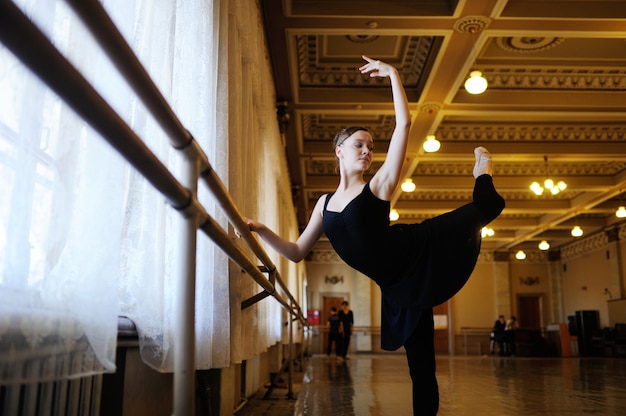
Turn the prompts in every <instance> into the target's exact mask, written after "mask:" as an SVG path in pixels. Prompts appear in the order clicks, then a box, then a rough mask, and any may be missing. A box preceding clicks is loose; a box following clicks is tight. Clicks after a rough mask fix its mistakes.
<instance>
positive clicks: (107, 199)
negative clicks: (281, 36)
mask: <svg viewBox="0 0 626 416" xmlns="http://www.w3.org/2000/svg"><path fill="white" fill-rule="evenodd" d="M15 3H16V4H17V5H18V6H19V7H20V9H22V10H23V11H24V13H26V14H27V15H28V16H29V17H30V18H31V19H32V20H33V21H34V22H35V23H36V24H37V26H38V27H39V28H40V29H41V30H42V31H44V33H46V35H47V36H48V37H49V38H50V39H51V40H52V41H53V43H54V45H55V46H56V47H57V48H58V49H59V50H60V51H61V52H62V53H63V54H64V55H65V56H66V57H67V58H68V59H69V60H70V61H71V62H72V63H73V64H74V65H75V66H76V67H77V68H79V70H80V71H81V73H82V74H83V75H84V76H85V77H86V78H87V79H88V81H89V82H90V83H91V84H92V85H93V86H94V87H95V88H96V89H97V90H98V91H99V92H100V94H102V95H103V97H104V98H105V99H106V100H107V101H108V102H109V103H110V104H111V105H112V106H113V108H114V109H115V110H116V111H117V112H118V113H119V114H120V115H121V116H122V117H123V118H124V120H125V121H126V122H127V123H128V124H129V125H130V126H131V127H132V128H133V130H134V131H135V132H136V133H137V134H138V136H139V137H141V138H142V139H143V140H144V141H145V142H146V144H147V145H148V146H149V147H150V149H151V150H152V151H153V152H154V153H155V154H156V155H157V156H158V157H159V159H160V160H161V161H162V162H163V163H164V164H165V165H166V166H168V167H169V168H170V169H171V170H172V171H173V172H176V171H177V170H178V169H179V167H180V164H181V161H180V160H179V158H180V155H178V154H177V153H176V151H174V150H172V148H171V146H170V145H169V141H168V139H167V137H165V136H164V134H163V132H162V131H161V129H160V128H159V126H158V125H157V123H156V122H155V120H153V119H152V117H151V116H150V115H149V113H148V112H147V111H146V110H145V109H144V106H143V105H142V103H141V102H140V101H139V100H138V99H137V98H136V96H135V94H134V93H133V92H132V90H131V89H130V88H129V87H128V86H127V85H126V82H125V80H123V79H122V78H121V77H120V76H119V74H118V73H117V70H116V69H115V68H113V66H112V65H111V64H110V63H109V60H108V58H107V57H106V56H105V55H104V54H103V52H102V51H101V50H100V48H99V46H98V45H97V44H96V43H95V41H94V40H93V39H92V37H91V36H90V34H89V33H88V31H87V30H86V28H84V27H83V25H82V24H81V22H80V20H79V19H78V18H77V17H76V16H75V15H74V13H73V12H72V11H71V10H70V9H69V8H68V6H67V5H66V4H65V2H63V1H60V0H57V1H49V0H20V1H16V2H15ZM102 4H103V6H104V7H105V9H106V10H107V12H108V13H109V14H110V16H111V18H112V19H113V21H114V22H115V24H116V25H117V26H118V28H119V30H120V31H121V32H122V34H123V36H124V37H125V39H126V41H127V42H128V43H129V44H130V45H131V47H132V48H133V50H134V51H135V53H136V54H137V56H138V57H139V59H140V61H141V62H142V64H143V65H144V66H145V68H146V69H147V70H148V72H149V74H150V76H151V77H152V79H153V80H154V82H155V83H156V84H157V86H158V88H159V89H160V91H161V92H162V94H163V95H164V96H165V98H166V99H167V101H168V102H169V104H170V105H171V106H172V108H173V110H174V112H175V113H176V114H177V115H178V116H179V118H180V119H181V122H182V124H183V125H184V126H185V127H186V128H187V129H188V130H189V131H190V132H191V133H192V134H193V135H194V137H195V138H196V139H197V141H198V142H199V144H200V147H201V148H202V149H204V151H205V152H206V154H207V156H208V158H209V161H210V162H211V164H212V166H213V168H214V169H215V170H216V172H217V173H218V174H219V175H220V177H221V178H222V181H224V183H225V184H226V185H227V187H228V188H229V189H230V190H231V194H232V196H233V199H234V200H235V201H236V203H237V204H238V206H239V208H240V210H241V212H242V213H243V214H244V215H246V216H249V217H256V218H259V219H261V220H263V221H266V222H267V223H268V225H270V226H272V227H273V228H274V229H275V230H276V231H277V232H279V233H281V234H283V235H285V236H286V237H290V238H292V239H293V238H296V237H297V226H296V225H295V214H294V212H293V206H292V204H291V193H290V185H289V178H288V176H287V175H286V174H285V172H287V168H286V162H285V160H284V156H283V155H284V151H283V149H282V145H281V140H280V135H279V132H278V127H277V123H276V114H275V97H274V92H273V86H272V85H273V84H272V77H271V72H270V64H269V62H268V60H267V54H266V51H265V48H266V45H265V42H264V34H263V33H264V32H263V27H262V24H261V17H260V10H259V7H258V4H256V3H254V5H255V7H250V2H249V1H247V0H236V1H228V0H178V1H167V2H154V1H151V0H136V1H131V2H128V1H127V0H103V1H102ZM0 178H2V179H1V180H0V374H2V382H3V383H11V382H22V381H34V380H46V379H58V378H65V377H76V376H81V375H88V374H92V373H96V372H102V371H113V370H114V369H115V347H116V337H117V319H118V316H119V315H126V316H128V317H130V318H131V319H132V320H133V321H134V322H135V323H136V324H137V328H138V331H139V335H140V341H141V354H142V358H143V359H144V361H145V362H146V363H147V364H148V365H150V366H152V367H154V368H155V369H157V370H159V371H171V370H172V369H173V363H172V357H173V355H172V351H173V348H176V345H175V338H174V337H173V332H174V330H175V328H174V322H172V315H173V314H172V301H173V299H172V293H173V291H172V286H173V279H176V278H177V277H178V276H177V274H176V273H177V272H176V270H174V266H173V265H174V263H175V262H174V257H175V256H176V255H177V252H176V247H174V238H172V237H171V236H174V235H176V233H175V230H176V227H177V226H179V224H180V222H181V216H180V214H179V213H178V212H175V211H174V210H173V209H172V208H171V207H169V205H168V204H167V203H166V202H165V200H164V198H163V197H161V196H160V195H159V194H158V193H157V192H156V191H155V190H154V189H153V188H152V187H151V186H150V185H149V184H148V183H147V181H146V180H144V179H143V178H142V177H141V176H140V175H139V174H138V173H137V172H136V171H135V170H134V169H133V168H132V167H130V166H128V164H127V163H126V162H125V161H124V160H123V159H122V158H121V157H120V156H119V155H118V154H116V153H115V152H114V151H113V150H112V149H111V148H110V147H109V146H108V144H107V143H106V142H105V141H104V140H103V139H102V138H101V137H99V135H98V134H97V133H96V132H94V131H93V130H92V129H91V128H90V127H89V126H88V125H86V124H85V123H84V122H83V121H82V120H81V119H80V118H78V117H77V116H76V115H75V114H74V113H73V111H72V110H71V109H69V108H68V107H67V106H66V105H65V104H64V103H63V101H62V100H60V99H59V98H58V97H57V96H56V95H55V94H54V93H52V92H51V91H50V90H49V89H48V88H47V87H46V86H45V85H43V84H42V83H41V82H39V80H38V79H36V78H35V77H34V76H33V75H32V74H31V73H30V72H29V70H28V69H26V68H24V66H23V65H22V64H21V63H20V62H19V61H18V60H17V59H16V58H15V57H14V56H13V55H12V54H11V53H10V52H9V51H8V50H6V48H4V46H3V45H2V44H0ZM198 198H199V200H200V202H201V203H202V204H203V205H204V206H205V208H206V209H207V211H208V212H209V213H210V214H211V215H213V216H214V218H216V220H217V221H218V222H219V223H220V224H221V225H222V226H223V227H224V228H225V229H226V228H227V227H228V224H227V221H226V219H225V218H224V216H223V215H222V214H221V213H220V212H219V210H216V208H215V204H214V203H213V198H212V196H211V195H209V193H208V191H207V190H206V187H205V186H204V185H202V184H200V186H199V195H198ZM289 234H291V235H289ZM242 245H243V244H242ZM268 251H269V252H270V253H271V255H272V256H273V259H274V261H275V263H276V264H277V266H278V267H279V269H280V270H281V274H282V275H283V277H284V278H285V279H286V281H288V282H289V284H290V285H293V286H294V288H293V289H297V286H296V281H297V278H296V275H297V274H296V273H298V272H302V269H301V267H302V266H295V265H293V264H290V263H288V262H286V261H285V260H284V259H280V258H279V257H278V256H276V255H275V254H274V253H272V251H271V250H268ZM197 270H198V275H197V284H196V293H197V299H196V305H197V308H196V317H195V318H196V337H197V346H196V357H197V367H198V368H200V369H207V368H219V367H226V366H229V365H230V364H231V363H233V362H240V361H241V360H244V359H248V358H250V357H251V356H253V355H255V354H258V353H260V352H262V351H264V350H265V349H267V348H268V347H269V346H270V345H273V344H275V343H276V342H279V341H280V340H281V336H282V335H283V334H284V333H285V331H284V327H283V325H282V323H283V322H284V320H285V317H284V316H283V311H282V310H281V307H280V305H279V304H278V303H277V302H275V301H274V300H273V299H271V298H268V299H266V300H263V301H261V302H260V303H258V304H257V305H255V306H254V307H251V308H248V309H246V310H244V311H241V310H240V302H241V301H242V300H244V299H245V298H247V297H249V296H251V295H252V294H254V293H257V292H258V291H259V290H260V289H259V287H258V285H257V284H256V283H255V282H254V281H253V280H252V279H251V278H249V277H248V276H245V275H243V274H241V273H240V271H239V269H238V267H236V266H234V265H232V263H231V262H229V261H228V259H227V258H226V256H225V255H224V254H223V252H222V251H221V250H220V249H219V248H217V247H216V246H215V245H214V244H213V243H212V242H211V241H210V240H209V239H208V238H206V236H204V235H203V234H201V233H200V234H199V236H198V260H197Z"/></svg>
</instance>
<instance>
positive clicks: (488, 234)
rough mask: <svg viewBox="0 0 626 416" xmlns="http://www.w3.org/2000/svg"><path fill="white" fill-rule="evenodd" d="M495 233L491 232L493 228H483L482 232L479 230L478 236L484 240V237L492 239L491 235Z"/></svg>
mask: <svg viewBox="0 0 626 416" xmlns="http://www.w3.org/2000/svg"><path fill="white" fill-rule="evenodd" d="M495 233H496V232H495V231H494V230H493V228H489V227H483V228H482V230H480V236H481V237H483V238H485V237H493V235H494V234H495Z"/></svg>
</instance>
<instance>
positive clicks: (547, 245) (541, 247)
mask: <svg viewBox="0 0 626 416" xmlns="http://www.w3.org/2000/svg"><path fill="white" fill-rule="evenodd" d="M538 247H539V250H541V251H546V250H549V249H550V243H548V242H547V241H546V240H541V242H540V243H539V246H538Z"/></svg>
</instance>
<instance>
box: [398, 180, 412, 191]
mask: <svg viewBox="0 0 626 416" xmlns="http://www.w3.org/2000/svg"><path fill="white" fill-rule="evenodd" d="M400 188H402V190H403V191H404V192H413V191H414V190H415V183H414V182H413V179H411V178H407V179H405V180H404V182H402V185H400Z"/></svg>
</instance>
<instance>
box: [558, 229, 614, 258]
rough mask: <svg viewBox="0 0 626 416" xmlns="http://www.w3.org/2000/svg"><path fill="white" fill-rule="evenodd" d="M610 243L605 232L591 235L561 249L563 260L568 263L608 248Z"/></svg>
mask: <svg viewBox="0 0 626 416" xmlns="http://www.w3.org/2000/svg"><path fill="white" fill-rule="evenodd" d="M608 243H609V238H608V237H607V235H606V233H604V232H601V233H596V234H593V235H590V236H589V237H586V238H583V239H582V240H580V241H576V242H574V243H571V244H568V245H567V246H565V247H563V248H562V249H561V260H562V261H567V260H570V259H573V258H575V257H579V256H581V255H582V254H585V253H589V252H591V251H596V250H599V249H602V248H604V247H606V246H607V244H608Z"/></svg>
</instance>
